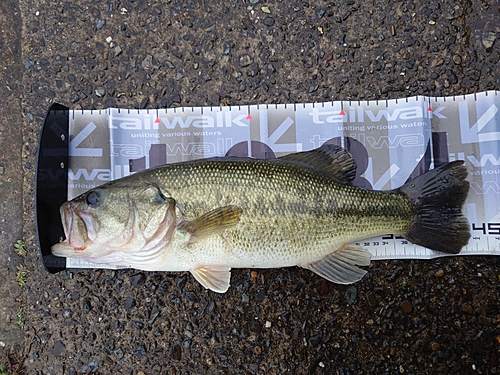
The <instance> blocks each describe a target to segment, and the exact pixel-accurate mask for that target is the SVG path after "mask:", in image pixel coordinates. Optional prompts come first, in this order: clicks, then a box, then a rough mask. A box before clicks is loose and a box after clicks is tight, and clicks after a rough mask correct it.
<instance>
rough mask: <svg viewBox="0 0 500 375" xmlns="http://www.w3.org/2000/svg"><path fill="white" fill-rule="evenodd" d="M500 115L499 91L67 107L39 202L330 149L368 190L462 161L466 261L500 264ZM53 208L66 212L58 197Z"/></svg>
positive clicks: (385, 246) (385, 248)
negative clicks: (223, 162) (129, 180)
mask: <svg viewBox="0 0 500 375" xmlns="http://www.w3.org/2000/svg"><path fill="white" fill-rule="evenodd" d="M499 108H500V95H499V92H497V91H487V92H482V93H478V94H473V95H465V96H456V97H435V98H431V97H424V96H417V97H409V98H404V99H394V100H383V101H382V100H380V101H336V102H324V103H301V104H264V105H248V106H237V107H180V108H167V109H144V110H132V109H115V108H110V109H105V110H79V111H70V110H64V108H62V107H57V108H52V109H51V110H50V111H49V114H48V116H47V119H46V121H45V124H44V131H43V133H44V134H46V136H47V137H52V138H53V142H56V143H57V142H58V146H52V147H50V144H49V141H47V142H45V143H46V144H45V145H43V144H42V143H43V137H44V135H43V134H42V141H41V150H40V159H39V166H38V182H40V180H41V183H42V185H41V186H39V187H38V190H39V191H40V189H41V188H43V187H44V185H43V184H44V183H47V184H54V181H55V180H58V179H60V178H65V179H67V180H65V182H64V183H65V184H66V192H65V193H66V195H65V197H64V199H63V201H64V200H66V199H71V198H73V197H75V196H77V195H80V194H81V193H83V192H85V191H86V190H88V189H90V188H93V187H95V186H98V185H101V184H103V183H106V182H107V181H110V180H114V179H117V178H121V177H124V176H127V175H129V174H131V173H135V172H139V171H142V170H144V169H147V168H151V167H155V166H158V165H162V164H167V163H176V162H180V161H186V160H194V159H199V158H207V157H214V156H225V155H232V156H250V157H255V158H274V157H279V156H283V155H285V154H289V153H293V152H300V151H307V150H311V149H314V148H317V147H319V146H321V145H322V144H323V143H324V142H327V141H328V142H330V143H336V144H338V145H340V146H342V147H344V148H345V149H347V150H348V151H349V152H350V153H351V154H352V156H353V157H354V158H355V160H356V163H357V169H358V170H357V175H356V178H355V180H354V182H353V184H354V185H356V186H360V187H363V188H366V189H376V190H388V189H393V188H396V187H399V186H401V185H403V184H404V183H405V182H406V181H407V180H408V179H410V178H413V177H415V176H417V175H420V174H422V173H424V172H426V171H428V170H429V169H432V168H434V167H435V166H439V165H442V164H444V163H446V162H448V161H453V160H456V159H460V160H464V161H465V165H466V167H467V169H468V171H469V178H468V180H469V181H470V183H471V189H470V194H469V197H468V199H467V202H466V204H465V207H464V212H465V214H466V216H467V217H468V219H469V222H470V225H471V232H472V238H471V240H470V242H469V244H468V245H467V247H466V248H464V249H463V250H462V251H461V253H460V254H461V255H480V254H481V255H485V254H487V255H498V254H500V246H499V244H500V113H499ZM48 133H50V135H48ZM64 149H66V154H65V155H63V153H64ZM44 158H45V159H46V160H45V159H44ZM49 159H50V160H49ZM40 161H41V163H42V168H41V167H40ZM44 162H46V163H47V164H43V163H44ZM47 166H51V167H47ZM40 194H42V193H40ZM42 195H43V194H42ZM49 199H50V200H51V203H50V204H54V203H55V202H53V201H54V199H53V197H51V198H49ZM60 203H62V201H61V202H60ZM60 203H59V204H60ZM57 207H58V205H57ZM52 215H55V214H54V213H53V214H52ZM54 220H55V219H54ZM59 228H61V226H60V224H59ZM52 241H54V239H53V238H52ZM55 242H57V240H56V241H55ZM53 243H54V242H53ZM356 244H357V245H360V246H362V247H365V248H366V249H368V250H369V251H370V252H371V253H372V254H373V258H372V259H374V260H377V259H431V258H435V257H441V256H446V254H443V253H440V252H435V251H432V250H429V249H425V248H422V247H420V246H417V245H413V244H412V243H410V242H408V241H406V240H405V239H404V238H400V237H396V236H394V235H391V234H388V235H386V236H381V237H376V238H370V239H366V240H363V241H360V242H357V243H356ZM47 246H48V242H47V245H45V247H47ZM44 251H45V253H44V257H49V258H50V255H49V254H46V250H44V249H43V246H42V253H43V252H44ZM49 258H47V259H49ZM61 259H63V260H64V261H65V262H66V263H65V264H63V265H62V266H61V265H60V263H59V266H61V267H62V268H64V267H68V268H70V267H71V268H104V267H106V268H110V267H109V266H108V265H96V264H92V263H86V262H84V261H81V260H79V259H71V258H66V259H64V258H61ZM59 266H58V267H59ZM112 268H115V267H112Z"/></svg>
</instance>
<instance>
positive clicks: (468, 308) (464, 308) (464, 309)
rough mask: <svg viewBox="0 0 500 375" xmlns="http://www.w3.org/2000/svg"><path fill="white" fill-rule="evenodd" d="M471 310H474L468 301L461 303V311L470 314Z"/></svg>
mask: <svg viewBox="0 0 500 375" xmlns="http://www.w3.org/2000/svg"><path fill="white" fill-rule="evenodd" d="M473 311H474V310H473V309H472V306H471V305H469V304H468V303H464V304H463V305H462V312H463V313H466V314H469V315H472V313H473Z"/></svg>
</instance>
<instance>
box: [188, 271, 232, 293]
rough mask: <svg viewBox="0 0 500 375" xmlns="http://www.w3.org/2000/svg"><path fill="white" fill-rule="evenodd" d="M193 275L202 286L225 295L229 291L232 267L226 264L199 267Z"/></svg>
mask: <svg viewBox="0 0 500 375" xmlns="http://www.w3.org/2000/svg"><path fill="white" fill-rule="evenodd" d="M191 273H192V274H193V276H194V278H195V279H196V280H197V281H198V282H199V283H200V284H201V285H203V286H204V287H205V288H207V289H210V290H213V291H214V292H217V293H225V292H226V291H227V290H228V289H229V281H230V279H231V267H229V266H227V265H225V264H215V265H214V264H212V265H206V266H199V267H196V268H195V269H194V270H191Z"/></svg>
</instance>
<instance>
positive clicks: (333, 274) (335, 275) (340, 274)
mask: <svg viewBox="0 0 500 375" xmlns="http://www.w3.org/2000/svg"><path fill="white" fill-rule="evenodd" d="M371 257H372V255H371V254H370V252H369V251H368V250H366V249H363V248H362V247H359V246H354V245H350V244H348V245H345V246H344V247H342V248H340V249H339V250H336V251H334V252H333V253H331V254H329V255H328V256H326V257H325V258H323V259H321V260H320V261H318V262H315V263H309V264H306V265H301V267H303V268H307V269H309V270H311V271H313V272H314V273H316V274H318V275H319V276H321V277H324V278H325V279H327V280H329V281H331V282H334V283H337V284H352V283H355V282H356V281H359V280H361V279H362V278H363V276H365V275H366V272H367V271H365V270H363V269H361V268H359V267H357V266H356V265H358V266H369V265H370V259H371Z"/></svg>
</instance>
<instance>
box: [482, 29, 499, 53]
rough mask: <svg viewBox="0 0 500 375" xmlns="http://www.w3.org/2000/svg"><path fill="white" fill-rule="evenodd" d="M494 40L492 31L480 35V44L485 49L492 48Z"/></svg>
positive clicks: (494, 34) (494, 35) (494, 36)
mask: <svg viewBox="0 0 500 375" xmlns="http://www.w3.org/2000/svg"><path fill="white" fill-rule="evenodd" d="M495 40H496V33H495V32H494V31H487V32H483V33H482V35H481V42H483V46H485V47H486V48H487V49H490V48H491V47H493V44H494V43H495Z"/></svg>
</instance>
